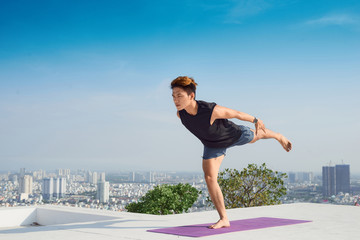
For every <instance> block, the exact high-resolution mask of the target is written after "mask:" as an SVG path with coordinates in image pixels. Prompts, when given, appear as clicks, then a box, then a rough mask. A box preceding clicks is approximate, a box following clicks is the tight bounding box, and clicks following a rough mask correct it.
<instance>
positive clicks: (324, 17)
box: [0, 0, 360, 172]
mask: <svg viewBox="0 0 360 240" xmlns="http://www.w3.org/2000/svg"><path fill="white" fill-rule="evenodd" d="M74 2H75V3H74ZM359 12H360V3H359V2H358V1H295V0H294V1H265V0H262V1H260V0H254V1H215V0H214V1H178V0H176V1H31V2H29V1H16V0H14V1H1V2H0V116H1V117H0V161H1V163H2V166H3V167H2V168H3V169H9V170H13V169H14V170H17V169H18V168H20V167H26V168H29V169H37V168H45V169H55V168H65V167H67V168H74V169H75V168H91V169H100V170H127V169H140V170H141V169H142V170H148V169H151V170H193V171H201V155H202V146H201V144H200V142H199V141H198V140H197V139H196V138H195V137H193V136H192V135H191V134H190V133H188V132H187V130H186V129H185V128H184V127H183V126H182V125H181V123H180V121H179V120H178V119H177V117H176V115H175V111H176V109H175V107H174V106H173V103H172V98H171V91H170V90H169V83H170V81H171V80H172V79H174V78H175V77H177V76H179V75H189V76H192V77H194V78H195V80H196V81H197V82H198V83H199V87H198V92H197V98H198V99H203V100H207V101H215V102H217V103H218V104H220V105H224V106H227V107H231V108H234V109H237V110H240V111H244V112H247V113H249V114H252V115H255V116H257V117H259V118H261V119H263V121H264V122H265V125H266V126H267V127H268V128H270V129H273V130H275V131H279V132H281V133H283V134H284V135H286V136H287V137H288V138H289V139H290V140H291V141H292V142H293V143H294V150H293V151H292V152H291V153H286V152H283V150H282V149H281V147H280V146H278V144H277V143H276V142H275V141H263V142H259V143H257V144H254V145H249V146H244V147H239V148H236V149H230V150H229V151H228V155H227V157H226V158H225V161H224V163H223V167H224V168H225V167H230V168H241V167H244V166H246V165H247V164H248V163H252V162H254V163H262V162H264V161H265V162H266V163H267V164H268V165H269V166H270V167H272V168H275V169H278V170H282V171H320V170H321V166H323V165H326V164H328V163H329V162H330V161H332V162H333V163H335V164H336V163H341V161H342V160H343V161H344V162H345V163H348V164H351V170H352V171H353V172H360V163H359V161H358V157H359V153H360V151H359V148H358V147H357V144H356V143H357V142H359V141H360V137H359V134H360V131H359V130H358V129H359V127H360V124H359V122H358V121H357V119H359V117H360V111H359V110H358V109H359V105H360V100H359V99H360V98H359V97H358V92H359V91H360V79H359V76H360V70H359V69H360V67H359V66H360V14H359ZM235 122H237V123H239V124H244V125H248V126H251V124H249V123H242V122H240V121H237V120H235Z"/></svg>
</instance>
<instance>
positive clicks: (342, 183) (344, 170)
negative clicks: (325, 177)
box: [335, 164, 350, 194]
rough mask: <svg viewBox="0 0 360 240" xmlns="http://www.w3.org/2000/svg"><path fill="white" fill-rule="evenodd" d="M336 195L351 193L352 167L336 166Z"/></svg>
mask: <svg viewBox="0 0 360 240" xmlns="http://www.w3.org/2000/svg"><path fill="white" fill-rule="evenodd" d="M335 175H336V180H335V181H336V194H338V193H340V192H342V193H350V165H346V164H342V165H336V166H335Z"/></svg>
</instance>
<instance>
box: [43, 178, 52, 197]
mask: <svg viewBox="0 0 360 240" xmlns="http://www.w3.org/2000/svg"><path fill="white" fill-rule="evenodd" d="M53 194H54V180H53V178H44V179H43V187H42V196H43V198H44V199H45V200H52V199H53Z"/></svg>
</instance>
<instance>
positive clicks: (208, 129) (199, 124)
mask: <svg viewBox="0 0 360 240" xmlns="http://www.w3.org/2000/svg"><path fill="white" fill-rule="evenodd" d="M196 102H197V104H198V111H197V114H196V115H190V114H188V113H187V112H186V110H185V109H183V110H181V111H179V115H180V119H181V122H182V124H183V125H184V126H185V127H186V128H187V129H188V130H189V131H190V132H192V133H193V134H194V135H195V136H196V137H197V138H198V139H200V141H201V142H202V143H203V144H204V145H205V146H207V147H210V148H226V147H229V146H231V145H232V144H234V143H235V142H236V141H237V140H238V139H239V138H240V136H241V129H240V128H239V127H238V126H237V125H236V124H235V123H233V122H231V121H229V120H227V119H216V120H215V121H214V123H213V124H212V125H210V119H211V115H212V112H213V110H214V107H215V106H216V103H208V102H204V101H196Z"/></svg>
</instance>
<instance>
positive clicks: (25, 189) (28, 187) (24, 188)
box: [19, 175, 33, 200]
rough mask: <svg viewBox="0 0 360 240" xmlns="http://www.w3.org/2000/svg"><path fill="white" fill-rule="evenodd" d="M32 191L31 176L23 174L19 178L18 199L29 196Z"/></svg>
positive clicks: (24, 198)
mask: <svg viewBox="0 0 360 240" xmlns="http://www.w3.org/2000/svg"><path fill="white" fill-rule="evenodd" d="M32 191H33V178H32V176H30V175H23V176H21V177H20V178H19V195H20V200H26V199H28V198H29V194H32Z"/></svg>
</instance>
